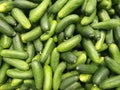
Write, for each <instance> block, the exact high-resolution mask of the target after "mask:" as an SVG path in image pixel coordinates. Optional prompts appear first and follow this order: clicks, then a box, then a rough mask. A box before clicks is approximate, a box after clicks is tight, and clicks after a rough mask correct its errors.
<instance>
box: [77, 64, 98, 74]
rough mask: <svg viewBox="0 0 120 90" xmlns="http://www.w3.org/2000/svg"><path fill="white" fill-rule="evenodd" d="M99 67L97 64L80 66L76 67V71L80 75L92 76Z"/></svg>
mask: <svg viewBox="0 0 120 90" xmlns="http://www.w3.org/2000/svg"><path fill="white" fill-rule="evenodd" d="M97 68H98V67H97V66H96V65H95V64H79V65H78V66H76V70H77V71H78V72H80V73H86V74H92V73H95V71H96V70H97Z"/></svg>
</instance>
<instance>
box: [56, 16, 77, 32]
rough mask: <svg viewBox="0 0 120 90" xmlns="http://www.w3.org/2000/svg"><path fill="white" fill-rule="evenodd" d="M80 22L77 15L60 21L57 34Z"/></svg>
mask: <svg viewBox="0 0 120 90" xmlns="http://www.w3.org/2000/svg"><path fill="white" fill-rule="evenodd" d="M78 21H79V16H78V15H76V14H71V15H68V16H66V17H65V18H63V19H62V20H60V21H59V23H58V24H57V27H56V30H55V32H56V33H60V32H62V31H63V30H64V29H65V28H66V27H67V26H68V25H70V24H73V23H76V22H78Z"/></svg>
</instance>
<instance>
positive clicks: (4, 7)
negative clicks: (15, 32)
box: [0, 1, 14, 12]
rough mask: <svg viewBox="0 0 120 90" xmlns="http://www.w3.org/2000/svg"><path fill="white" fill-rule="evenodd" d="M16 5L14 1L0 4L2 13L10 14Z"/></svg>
mask: <svg viewBox="0 0 120 90" xmlns="http://www.w3.org/2000/svg"><path fill="white" fill-rule="evenodd" d="M13 7H14V5H13V2H12V1H3V2H1V3H0V12H8V11H11V10H12V9H13Z"/></svg>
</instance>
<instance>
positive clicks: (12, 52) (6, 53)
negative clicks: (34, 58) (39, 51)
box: [1, 49, 28, 59]
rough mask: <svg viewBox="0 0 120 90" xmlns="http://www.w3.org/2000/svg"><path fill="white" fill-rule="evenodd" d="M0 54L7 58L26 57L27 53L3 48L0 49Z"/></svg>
mask: <svg viewBox="0 0 120 90" xmlns="http://www.w3.org/2000/svg"><path fill="white" fill-rule="evenodd" d="M1 56H3V57H7V58H17V59H27V58H28V53H27V52H25V51H18V50H9V49H4V50H2V51H1Z"/></svg>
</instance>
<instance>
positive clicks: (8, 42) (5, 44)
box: [0, 35, 12, 48]
mask: <svg viewBox="0 0 120 90" xmlns="http://www.w3.org/2000/svg"><path fill="white" fill-rule="evenodd" d="M0 41H1V46H2V47H3V48H9V47H10V46H11V44H12V39H11V38H10V37H8V36H7V35H2V36H1V40H0Z"/></svg>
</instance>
